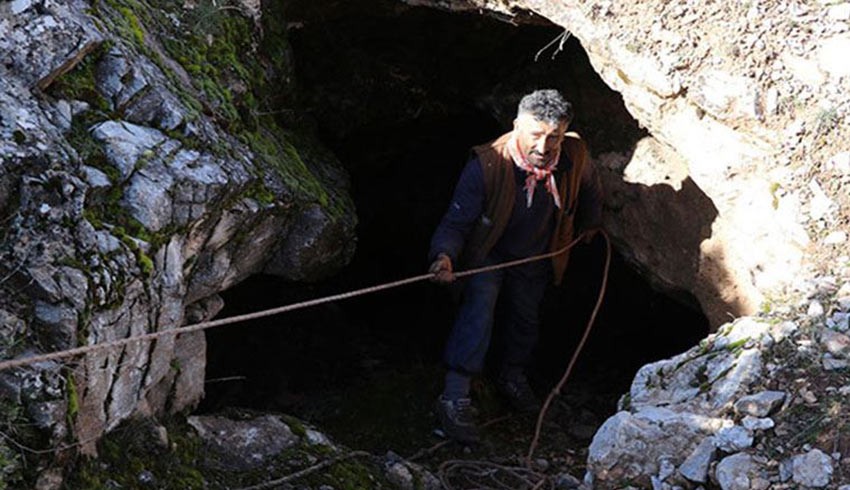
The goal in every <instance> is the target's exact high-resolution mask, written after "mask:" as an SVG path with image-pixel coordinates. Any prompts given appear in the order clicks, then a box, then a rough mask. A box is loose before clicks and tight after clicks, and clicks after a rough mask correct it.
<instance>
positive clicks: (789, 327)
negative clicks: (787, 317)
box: [770, 321, 798, 343]
mask: <svg viewBox="0 0 850 490" xmlns="http://www.w3.org/2000/svg"><path fill="white" fill-rule="evenodd" d="M797 328H798V327H797V324H796V323H794V322H791V321H787V322H782V323H780V324H777V325H774V326H773V327H771V329H770V336H771V337H773V341H774V342H777V343H779V342H782V341H783V340H785V339H786V338H787V337H788V336H789V335H792V334H793V333H794V332H796V331H797Z"/></svg>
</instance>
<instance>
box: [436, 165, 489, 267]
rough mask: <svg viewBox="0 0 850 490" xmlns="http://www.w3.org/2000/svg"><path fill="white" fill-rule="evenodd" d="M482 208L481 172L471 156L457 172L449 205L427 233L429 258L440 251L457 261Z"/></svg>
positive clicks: (482, 185) (479, 166)
mask: <svg viewBox="0 0 850 490" xmlns="http://www.w3.org/2000/svg"><path fill="white" fill-rule="evenodd" d="M483 209H484V173H483V171H482V169H481V163H480V162H479V160H478V158H477V157H473V158H472V159H471V160H470V161H469V162H467V164H466V166H465V167H464V169H463V172H461V174H460V179H459V180H458V183H457V187H455V192H454V195H453V196H452V201H451V203H450V204H449V209H448V211H446V214H445V215H444V216H443V219H442V221H440V224H439V225H438V226H437V230H436V231H435V232H434V235H433V237H431V248H430V252H429V253H428V258H429V260H434V259H435V258H436V257H437V255H439V254H441V253H444V254H446V255H448V256H449V257H450V258H451V259H452V262H453V263H457V261H458V258H459V257H460V254H461V252H462V251H463V245H464V243H466V239H467V238H468V237H469V234H470V233H471V232H472V229H473V227H474V226H475V224H476V223H477V222H478V219H479V218H480V216H481V213H482V210H483Z"/></svg>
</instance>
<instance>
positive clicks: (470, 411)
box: [437, 396, 479, 444]
mask: <svg viewBox="0 0 850 490" xmlns="http://www.w3.org/2000/svg"><path fill="white" fill-rule="evenodd" d="M437 417H438V418H439V419H440V425H441V426H442V427H443V432H445V434H446V437H449V438H450V439H454V440H456V441H458V442H463V443H469V444H472V443H476V442H478V440H479V437H478V429H477V428H476V427H475V420H474V419H475V409H474V408H473V407H472V400H470V399H469V398H458V399H457V400H446V399H445V398H443V397H442V396H441V397H439V398H437Z"/></svg>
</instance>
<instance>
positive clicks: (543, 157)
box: [514, 114, 567, 167]
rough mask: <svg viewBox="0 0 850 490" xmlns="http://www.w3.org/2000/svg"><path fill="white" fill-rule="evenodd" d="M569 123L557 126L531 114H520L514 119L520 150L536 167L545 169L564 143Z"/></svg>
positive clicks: (561, 123)
mask: <svg viewBox="0 0 850 490" xmlns="http://www.w3.org/2000/svg"><path fill="white" fill-rule="evenodd" d="M566 131H567V122H566V121H561V122H559V123H558V124H557V125H553V124H549V123H547V122H544V121H540V120H538V119H536V118H535V117H534V116H532V115H531V114H520V115H519V116H517V118H516V119H514V134H515V135H516V139H517V142H518V143H519V150H520V152H522V155H523V156H524V157H525V159H526V160H528V162H529V163H530V164H532V165H534V166H535V167H544V166H546V164H547V163H548V162H549V160H551V158H552V155H554V153H555V152H556V151H557V150H558V148H559V147H560V146H561V143H562V142H563V141H564V133H565V132H566Z"/></svg>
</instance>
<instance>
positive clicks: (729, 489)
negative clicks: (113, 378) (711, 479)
mask: <svg viewBox="0 0 850 490" xmlns="http://www.w3.org/2000/svg"><path fill="white" fill-rule="evenodd" d="M758 470H759V465H758V464H757V463H756V462H755V461H753V459H752V458H751V457H750V456H749V455H748V454H745V453H737V454H733V455H731V456H727V457H725V458H723V460H722V461H720V464H718V465H717V472H716V475H717V482H718V483H719V484H720V488H721V489H722V490H750V488H751V480H752V479H753V478H756V477H757V476H758Z"/></svg>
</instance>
